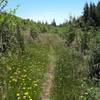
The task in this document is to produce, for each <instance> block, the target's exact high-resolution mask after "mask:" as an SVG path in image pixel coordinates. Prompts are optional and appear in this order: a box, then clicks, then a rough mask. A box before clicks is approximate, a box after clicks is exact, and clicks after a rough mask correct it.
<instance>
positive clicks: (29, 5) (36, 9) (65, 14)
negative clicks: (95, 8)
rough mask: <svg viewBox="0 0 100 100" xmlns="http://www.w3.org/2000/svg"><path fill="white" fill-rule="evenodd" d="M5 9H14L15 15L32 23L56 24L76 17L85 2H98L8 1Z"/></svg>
mask: <svg viewBox="0 0 100 100" xmlns="http://www.w3.org/2000/svg"><path fill="white" fill-rule="evenodd" d="M8 1H9V3H8V5H7V7H6V9H7V10H8V9H13V8H16V6H17V5H20V7H19V8H18V10H17V11H16V15H17V16H19V17H22V18H25V19H32V20H33V21H44V22H45V21H47V22H48V23H51V22H52V20H53V19H55V21H56V23H57V24H60V23H63V22H64V21H66V20H68V19H69V16H75V17H78V16H80V15H81V14H82V12H83V7H84V4H85V3H86V2H88V3H90V2H91V1H92V2H93V3H97V2H98V1H100V0H8Z"/></svg>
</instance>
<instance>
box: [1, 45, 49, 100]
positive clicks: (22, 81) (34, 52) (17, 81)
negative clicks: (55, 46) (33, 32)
mask: <svg viewBox="0 0 100 100" xmlns="http://www.w3.org/2000/svg"><path fill="white" fill-rule="evenodd" d="M48 49H49V48H48V47H47V46H45V45H41V44H32V45H31V46H29V47H28V48H27V50H26V52H25V53H24V55H19V56H17V55H13V56H11V57H7V56H4V57H2V58H1V59H0V87H1V88H0V98H1V100H39V98H40V92H41V84H42V82H43V77H44V73H45V71H46V68H47V64H48Z"/></svg>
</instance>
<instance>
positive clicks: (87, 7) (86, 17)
mask: <svg viewBox="0 0 100 100" xmlns="http://www.w3.org/2000/svg"><path fill="white" fill-rule="evenodd" d="M88 16H89V6H88V3H86V4H85V6H84V12H83V19H84V21H85V22H87V20H88Z"/></svg>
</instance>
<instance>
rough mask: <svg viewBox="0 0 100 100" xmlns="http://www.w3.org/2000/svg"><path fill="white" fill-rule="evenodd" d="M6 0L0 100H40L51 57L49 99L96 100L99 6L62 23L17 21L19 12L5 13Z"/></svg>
mask: <svg viewBox="0 0 100 100" xmlns="http://www.w3.org/2000/svg"><path fill="white" fill-rule="evenodd" d="M8 2H9V0H8V1H7V0H1V1H0V100H42V99H40V98H41V91H42V84H43V82H44V78H43V77H45V75H44V74H45V73H46V71H47V66H48V65H49V60H48V59H49V57H48V55H49V53H50V54H52V56H54V58H56V61H55V72H54V79H53V87H52V89H51V93H50V97H49V98H50V100H99V99H100V95H99V94H100V90H99V88H100V2H98V3H97V4H95V3H92V2H91V3H90V4H88V3H86V4H85V6H84V9H83V13H82V16H80V17H78V18H75V17H72V16H71V17H70V20H69V21H66V22H64V23H63V24H60V25H56V22H55V20H53V21H52V23H51V24H48V22H45V23H44V22H34V21H33V20H30V19H22V18H20V17H17V16H16V15H15V12H16V10H17V9H13V10H12V11H10V12H6V11H5V10H4V8H5V7H6V4H7V3H8ZM52 48H53V50H52ZM52 52H54V55H53V53H52Z"/></svg>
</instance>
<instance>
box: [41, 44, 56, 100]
mask: <svg viewBox="0 0 100 100" xmlns="http://www.w3.org/2000/svg"><path fill="white" fill-rule="evenodd" d="M55 62H56V58H55V53H54V49H53V47H52V46H50V52H49V64H48V69H47V72H46V74H45V81H44V83H43V87H42V95H41V99H40V100H50V93H51V89H52V86H53V79H54V68H55Z"/></svg>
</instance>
